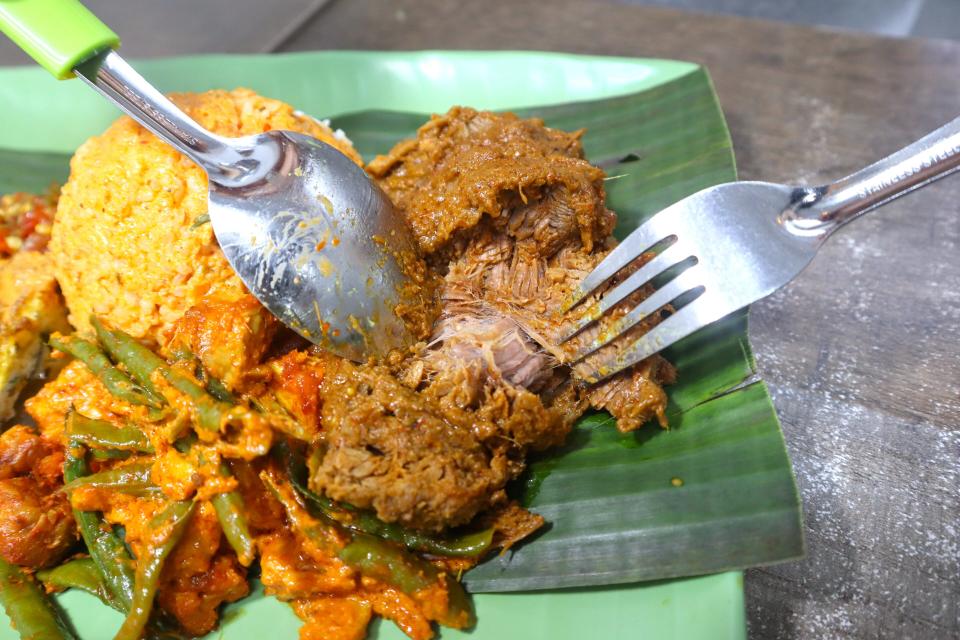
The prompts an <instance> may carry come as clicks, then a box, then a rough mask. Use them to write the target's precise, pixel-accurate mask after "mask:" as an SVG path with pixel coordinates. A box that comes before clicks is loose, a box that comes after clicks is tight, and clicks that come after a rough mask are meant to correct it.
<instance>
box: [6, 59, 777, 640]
mask: <svg viewBox="0 0 960 640" xmlns="http://www.w3.org/2000/svg"><path fill="white" fill-rule="evenodd" d="M135 66H136V67H137V68H138V69H139V70H140V71H141V72H142V73H143V74H144V75H145V76H146V77H147V78H149V79H150V80H151V81H152V82H154V83H155V84H156V85H157V86H158V87H159V88H160V89H162V90H164V91H202V90H206V89H210V88H226V89H229V88H233V87H236V86H246V87H250V88H252V89H254V90H256V91H258V92H260V93H262V94H264V95H268V96H271V97H274V98H279V99H281V100H284V101H286V102H289V103H291V104H293V105H295V106H297V107H298V108H300V109H303V110H304V111H306V112H308V113H310V114H312V115H314V116H318V117H331V116H337V115H340V114H346V113H352V112H357V111H367V110H392V111H410V112H442V111H445V110H446V109H447V108H448V107H450V106H451V105H453V104H465V105H470V106H474V107H479V108H488V109H520V108H523V107H529V106H535V105H545V104H552V103H566V102H575V101H581V100H592V99H597V98H607V97H613V96H619V95H625V94H629V93H634V92H637V91H641V90H644V89H650V88H654V87H659V86H661V85H664V84H667V83H669V82H670V81H672V80H676V79H677V78H681V77H684V76H688V75H691V74H699V77H700V78H702V80H700V81H701V82H703V83H709V80H708V79H707V76H706V75H705V74H703V73H702V72H701V70H700V68H699V67H698V66H697V65H694V64H690V63H686V62H675V61H667V60H648V59H630V58H609V57H593V56H575V55H567V54H552V53H535V52H496V53H494V52H417V53H377V52H315V53H300V54H289V55H271V56H203V57H191V58H179V59H166V60H153V61H145V62H141V63H137V64H136V65H135ZM318 84H319V85H320V86H322V87H323V88H324V90H323V91H319V92H318V91H317V86H318ZM116 116H117V112H116V111H115V110H113V109H112V108H111V107H109V106H107V105H105V103H104V102H103V101H102V99H101V98H99V97H97V96H96V95H94V94H93V93H92V92H90V91H89V90H88V89H87V88H85V87H83V86H82V85H81V84H80V83H79V82H76V81H73V82H57V81H55V80H53V79H52V78H51V77H50V76H49V75H47V74H46V73H44V72H43V71H41V70H39V69H34V68H8V69H0V148H5V149H12V150H23V151H31V152H34V157H40V156H39V155H37V154H36V152H50V153H56V154H61V153H71V152H72V151H73V150H74V149H76V147H77V146H78V145H79V144H80V143H81V142H83V140H84V139H86V138H87V137H88V136H90V135H93V134H96V133H99V132H101V131H102V130H103V129H104V128H105V127H106V126H107V125H108V124H109V123H110V122H111V121H112V120H113V119H114V118H115V117H116ZM348 134H349V132H348ZM7 157H8V158H9V155H8V156H7ZM4 165H5V166H4ZM14 174H16V175H17V176H18V178H17V180H19V182H18V184H21V185H23V186H20V187H19V188H22V189H27V188H40V187H42V186H43V185H45V184H48V183H49V181H50V179H51V178H56V177H57V176H49V175H32V174H31V173H30V170H29V167H28V166H19V167H14V166H13V165H12V164H10V163H9V162H8V163H4V162H2V158H0V183H2V182H4V181H5V180H6V181H7V182H8V183H10V182H11V181H12V180H13V179H12V178H11V176H12V175H14ZM63 177H65V176H60V178H61V179H62V178H63ZM764 393H765V392H764ZM58 599H59V602H60V603H61V605H63V606H64V608H65V609H66V611H67V612H68V614H69V616H70V619H71V620H72V622H73V623H74V625H75V626H76V628H77V630H78V632H79V634H80V636H81V637H82V638H84V640H101V639H108V638H110V637H112V636H113V633H114V631H115V630H116V628H117V627H118V626H119V624H120V620H121V618H120V615H119V614H118V613H116V612H115V611H113V610H111V609H108V608H107V607H105V606H103V605H101V604H100V603H99V602H98V601H97V600H96V599H95V598H93V597H92V596H88V595H86V594H83V593H77V592H71V593H67V594H64V595H61V596H59V598H58ZM475 602H476V607H477V613H478V620H479V623H478V625H477V627H476V628H475V629H474V630H473V631H472V632H470V633H467V634H464V633H459V632H452V631H449V630H444V631H443V633H442V637H443V638H461V637H464V638H466V637H470V638H472V639H473V640H500V639H505V638H524V639H530V640H537V639H544V640H546V639H551V640H574V639H577V640H579V639H581V638H651V639H656V640H669V639H678V640H727V639H730V640H737V639H742V638H745V636H746V630H745V621H744V601H743V578H742V574H741V573H739V572H726V573H721V574H716V575H711V576H704V577H699V578H686V579H679V580H670V581H660V582H647V583H638V584H632V585H619V586H612V587H593V588H579V589H566V590H557V591H547V592H544V591H539V592H521V593H504V594H480V595H477V596H475ZM6 622H7V619H6V616H4V615H3V614H2V612H0V640H8V639H10V640H13V639H14V638H16V637H17V634H16V633H15V632H13V631H12V630H11V629H10V627H9V625H8V624H5V623H6ZM299 626H300V623H299V621H298V620H297V619H296V618H295V617H294V615H293V613H292V612H291V611H290V609H289V608H288V607H287V605H285V604H282V603H280V602H278V601H276V600H275V599H273V598H270V597H264V596H263V595H262V593H261V592H260V591H259V587H257V590H256V591H255V594H254V595H253V596H251V597H250V598H247V599H245V600H243V601H242V603H239V604H236V605H232V606H230V607H227V609H226V611H225V614H224V617H223V625H222V626H221V628H220V629H219V630H217V631H215V632H214V633H212V634H211V635H210V636H209V638H210V639H211V640H212V639H219V638H223V639H225V640H254V639H258V640H259V639H260V638H270V639H278V640H279V639H285V638H290V639H293V638H296V637H297V629H298V628H299ZM371 637H372V638H379V639H382V640H391V639H400V638H403V637H405V636H403V634H402V633H401V632H400V631H399V630H397V629H396V628H395V627H394V626H393V625H392V624H390V623H382V624H375V625H374V627H373V628H372V630H371Z"/></svg>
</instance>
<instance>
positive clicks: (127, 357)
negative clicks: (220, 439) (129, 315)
mask: <svg viewBox="0 0 960 640" xmlns="http://www.w3.org/2000/svg"><path fill="white" fill-rule="evenodd" d="M90 322H91V323H92V324H93V328H94V330H95V331H96V332H97V339H98V340H99V341H100V344H102V345H103V347H104V348H105V349H106V350H107V352H108V353H109V354H110V355H111V356H112V357H113V358H114V359H115V360H116V361H117V362H120V363H122V364H123V365H124V366H125V367H126V368H127V371H129V372H130V375H132V376H133V377H134V379H135V380H136V381H137V382H138V383H140V384H141V385H142V386H143V387H144V388H148V389H150V388H154V384H153V380H152V379H151V376H152V375H153V374H154V372H159V374H160V375H161V376H162V377H163V378H164V380H166V381H167V383H168V384H169V385H170V386H171V387H173V388H174V389H176V390H177V391H179V392H180V393H182V394H184V395H185V396H187V397H188V398H190V400H191V401H192V402H193V405H194V408H195V409H196V413H197V425H198V426H199V427H200V428H201V429H204V430H206V431H210V432H214V433H215V432H217V431H219V430H220V426H221V424H222V423H223V421H224V418H225V417H226V415H227V414H228V413H229V412H230V410H231V408H232V407H231V405H229V404H227V403H225V402H220V401H219V400H217V399H216V398H214V397H213V396H211V395H210V394H209V393H207V390H206V389H204V388H203V387H202V386H200V385H199V384H197V383H196V382H195V381H193V380H191V379H190V378H189V377H187V376H185V375H182V374H180V373H178V372H177V371H176V370H174V369H173V368H171V367H170V365H168V364H167V363H166V362H164V360H163V358H161V357H160V356H158V355H157V354H155V353H154V352H153V351H151V350H150V349H148V348H147V347H145V346H143V345H142V344H140V343H139V342H137V341H136V340H134V339H133V337H131V336H129V335H127V334H126V333H124V332H122V331H111V330H110V329H107V328H106V327H105V326H104V325H103V323H102V322H100V320H99V319H98V318H96V317H95V316H94V317H91V318H90Z"/></svg>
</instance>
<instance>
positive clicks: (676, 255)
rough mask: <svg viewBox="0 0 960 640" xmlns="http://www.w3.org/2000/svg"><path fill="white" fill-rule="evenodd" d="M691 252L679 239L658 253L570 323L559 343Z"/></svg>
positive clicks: (688, 255)
mask: <svg viewBox="0 0 960 640" xmlns="http://www.w3.org/2000/svg"><path fill="white" fill-rule="evenodd" d="M691 255H692V254H691V252H690V250H689V249H687V248H686V247H685V246H683V245H681V243H680V242H679V241H677V242H674V243H673V244H672V245H670V246H669V247H667V248H666V249H664V250H663V251H661V252H660V253H659V254H657V255H656V256H655V257H654V258H653V259H652V260H651V261H650V262H648V263H647V264H645V265H643V266H642V267H640V268H639V269H637V270H636V271H634V272H633V273H632V274H630V277H629V278H627V279H626V280H624V281H623V282H621V283H620V284H618V285H617V286H616V287H614V288H613V289H611V290H610V291H608V292H606V293H605V294H603V298H602V299H601V300H600V302H599V303H598V304H596V305H594V306H593V307H591V309H590V310H589V311H588V312H587V313H585V314H584V315H583V316H581V317H580V318H577V319H576V320H574V321H573V322H571V323H569V328H568V329H566V331H565V332H564V335H563V337H562V338H561V339H560V341H559V343H558V344H563V343H564V342H566V341H567V340H569V339H570V338H572V337H573V336H575V335H577V334H578V333H580V332H581V331H582V330H583V329H584V328H585V327H587V326H588V325H590V324H592V323H594V322H596V321H597V319H598V318H600V317H601V316H603V314H605V313H606V312H607V311H608V310H609V309H610V308H612V307H613V306H614V305H616V304H617V303H619V302H620V301H621V300H623V299H624V298H626V297H627V296H628V295H630V294H631V293H633V292H634V291H636V290H637V289H639V288H640V287H642V286H643V285H645V284H647V283H648V282H649V281H650V280H652V279H653V278H655V277H657V276H658V275H660V274H661V273H663V272H664V271H666V270H667V269H669V268H670V267H672V266H674V265H676V264H679V263H680V262H683V261H684V260H686V259H687V258H689V257H690V256H691Z"/></svg>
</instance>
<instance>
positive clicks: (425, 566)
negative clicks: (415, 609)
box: [260, 472, 473, 628]
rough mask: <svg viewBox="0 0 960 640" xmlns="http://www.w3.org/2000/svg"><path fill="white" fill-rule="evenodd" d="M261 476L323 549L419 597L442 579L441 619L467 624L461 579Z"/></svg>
mask: <svg viewBox="0 0 960 640" xmlns="http://www.w3.org/2000/svg"><path fill="white" fill-rule="evenodd" d="M260 478H261V479H262V480H263V482H264V483H265V484H266V485H267V487H268V488H269V489H270V491H271V492H272V493H273V495H274V496H276V498H277V500H279V501H280V504H281V505H283V508H284V511H286V513H287V517H288V518H289V519H290V522H291V523H292V524H293V525H294V526H295V527H297V529H299V530H300V532H301V533H303V535H304V536H306V537H307V539H308V540H310V541H311V542H312V543H314V545H315V546H317V547H318V548H319V549H320V550H321V551H322V552H324V553H331V554H333V555H336V556H337V557H338V558H340V560H342V561H343V563H344V564H346V565H347V566H348V567H350V568H352V569H354V570H355V571H357V572H358V573H359V574H360V575H362V576H367V577H370V578H374V579H376V580H379V581H380V582H383V583H384V584H388V585H390V586H393V587H395V588H397V589H399V590H400V591H402V592H403V593H405V594H407V595H409V596H413V597H416V594H417V592H419V591H423V590H424V589H427V588H430V587H432V586H435V585H442V586H443V587H444V588H445V590H446V592H447V596H448V597H447V605H448V606H447V608H446V610H445V611H443V612H442V613H441V615H440V617H439V619H438V620H437V621H438V622H439V623H440V624H444V625H447V626H451V627H456V628H463V627H466V626H469V624H470V623H471V621H472V620H473V613H472V609H471V607H470V601H469V599H468V598H467V595H466V592H464V590H463V587H462V586H461V585H460V583H459V582H457V581H456V580H453V579H452V578H450V577H449V576H447V575H446V574H445V573H442V572H441V571H440V570H438V569H437V568H436V567H434V566H433V565H432V564H430V563H429V562H427V561H426V560H424V559H422V558H419V557H417V556H415V555H414V554H412V553H410V552H408V551H407V550H405V549H403V548H402V547H399V546H396V545H393V544H391V543H390V542H387V541H385V540H382V539H380V538H377V537H375V536H372V535H368V534H365V533H357V532H352V533H351V532H345V531H343V530H342V529H340V528H339V526H338V525H337V523H335V522H332V521H330V520H328V519H326V518H325V517H320V518H315V517H313V516H312V515H310V514H309V513H307V512H306V510H305V509H304V508H303V507H302V506H301V505H300V504H299V503H298V502H297V498H296V494H295V490H294V489H293V488H292V487H290V488H289V489H288V488H287V487H283V486H281V484H280V483H279V482H278V481H277V480H276V479H275V478H274V477H273V476H272V475H271V474H270V473H267V472H263V473H261V474H260ZM344 537H346V538H347V542H345V543H344V542H342V540H343V538H344ZM338 540H340V541H341V542H339V543H338V542H337V541H338Z"/></svg>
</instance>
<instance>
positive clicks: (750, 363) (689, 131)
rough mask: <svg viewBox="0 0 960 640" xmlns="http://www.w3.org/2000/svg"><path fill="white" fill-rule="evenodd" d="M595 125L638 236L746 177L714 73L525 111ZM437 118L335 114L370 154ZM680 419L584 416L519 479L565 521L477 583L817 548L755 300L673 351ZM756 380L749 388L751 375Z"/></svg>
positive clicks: (491, 586) (753, 561)
mask: <svg viewBox="0 0 960 640" xmlns="http://www.w3.org/2000/svg"><path fill="white" fill-rule="evenodd" d="M515 113H517V114H518V115H522V116H535V117H540V118H543V119H544V121H545V123H546V124H547V125H548V126H552V127H557V128H561V129H566V130H575V129H581V128H584V129H586V131H585V134H584V136H583V143H584V150H585V152H586V154H587V156H588V157H589V158H590V160H591V161H592V162H594V163H595V164H598V165H600V166H602V167H604V169H605V170H606V171H607V173H608V176H609V179H608V181H607V183H606V189H607V197H608V206H609V207H610V208H611V209H613V210H614V211H616V212H617V214H618V216H619V220H618V225H617V231H616V233H617V235H618V236H619V237H623V236H625V235H626V234H627V233H629V232H630V231H632V230H633V229H634V228H636V226H637V225H638V224H639V223H641V222H642V221H643V220H645V219H646V218H648V217H649V216H651V215H653V214H654V213H656V212H657V211H659V210H660V209H662V208H664V207H666V206H667V205H669V204H671V203H673V202H676V201H677V200H679V199H681V198H683V197H684V196H687V195H689V194H691V193H694V192H696V191H698V190H700V189H703V188H705V187H709V186H711V185H714V184H717V183H720V182H727V181H731V180H735V179H736V169H735V165H734V159H733V152H732V148H731V143H730V137H729V134H728V132H727V129H726V124H725V122H724V120H723V116H722V114H721V112H720V110H719V106H718V104H717V102H716V98H715V95H714V93H713V90H712V88H711V86H710V83H709V80H708V78H707V76H706V74H705V72H704V71H703V70H699V71H698V72H697V73H692V74H688V75H686V76H683V77H681V78H678V79H675V80H673V81H671V82H669V83H666V84H664V85H661V86H659V87H656V88H653V89H649V90H647V91H643V92H638V93H634V94H631V95H626V96H621V97H615V98H607V99H604V100H598V101H584V102H577V103H571V104H564V105H556V106H549V107H534V108H528V109H518V110H515ZM425 119H426V118H425V116H423V115H417V114H409V113H396V112H386V111H370V112H364V113H356V114H351V115H347V116H343V117H339V118H335V119H334V120H333V124H334V125H335V126H337V127H339V128H341V129H343V130H344V131H345V132H347V133H348V135H349V136H350V137H351V139H352V140H353V141H354V143H355V144H356V145H357V149H358V150H359V151H360V153H361V154H363V155H364V157H365V158H367V159H369V158H370V157H372V156H373V155H375V154H377V153H384V152H386V151H387V150H388V149H389V148H390V147H391V146H392V145H393V144H394V143H395V142H396V141H397V140H399V139H402V138H404V137H409V136H411V135H413V134H414V132H415V131H416V128H417V127H418V126H419V125H421V124H422V123H423V122H424V121H425ZM665 355H666V357H667V358H668V359H669V360H670V361H671V362H673V363H674V364H675V365H676V367H677V370H678V382H677V384H676V385H674V386H672V387H670V388H669V389H668V392H669V395H670V406H669V408H668V415H669V417H670V422H671V430H669V431H661V430H659V429H658V428H657V427H655V426H653V425H648V426H647V427H646V428H645V429H643V430H641V431H639V432H638V433H636V434H633V435H622V434H619V433H618V432H617V431H616V429H615V428H614V427H613V424H612V421H611V419H610V417H609V416H608V415H606V414H594V415H591V416H587V417H585V418H583V419H581V420H580V422H579V423H578V424H577V426H576V428H575V430H574V432H573V434H572V435H571V438H570V441H569V442H568V444H567V446H566V447H565V448H564V449H563V450H562V451H560V452H552V453H550V454H548V455H546V456H543V457H542V458H541V459H538V460H537V461H535V462H534V463H533V464H532V465H531V468H530V470H529V472H528V473H527V475H526V477H525V478H524V479H523V480H522V482H521V483H520V486H518V487H516V488H515V490H514V495H515V496H516V497H518V498H519V499H520V501H521V502H522V504H524V506H526V507H528V508H530V509H532V510H534V511H536V512H537V513H540V514H542V515H543V516H544V517H545V518H546V519H547V520H548V522H549V523H550V524H549V528H548V529H547V530H546V531H545V532H544V533H543V534H542V535H540V536H538V537H537V538H536V540H534V541H532V542H530V543H528V544H525V545H523V546H522V547H520V548H519V549H518V550H516V551H515V552H512V553H508V554H505V555H503V556H500V557H498V558H496V559H494V560H492V561H489V562H487V563H485V564H483V565H481V566H480V567H478V568H477V569H474V570H473V571H471V572H470V573H469V574H467V576H466V582H467V584H468V586H469V587H470V589H471V590H473V591H475V592H480V591H505V590H532V589H549V588H556V587H570V586H584V585H599V584H612V583H620V582H634V581H638V580H650V579H659V578H666V577H676V576H686V575H697V574H702V573H708V572H713V571H722V570H727V569H739V568H744V567H748V566H753V565H759V564H767V563H771V562H777V561H782V560H786V559H789V558H795V557H797V556H799V555H801V554H802V552H803V540H802V533H801V525H800V507H799V499H798V496H797V490H796V486H795V483H794V479H793V475H792V471H791V468H790V461H789V459H788V457H787V454H786V451H785V448H784V444H783V438H782V435H781V432H780V427H779V423H778V422H777V418H776V414H775V413H774V411H773V408H772V406H771V404H770V399H769V395H768V394H767V391H766V388H765V387H764V385H763V383H762V382H758V381H753V380H752V379H753V378H754V377H755V375H756V369H755V363H754V360H753V354H752V352H751V350H750V344H749V342H748V340H747V313H746V311H745V310H744V311H741V312H738V313H736V314H733V315H732V316H730V317H728V318H725V319H724V320H722V321H720V322H718V323H716V324H715V325H713V326H711V327H708V328H706V329H704V330H702V331H700V332H698V333H697V334H694V335H692V336H690V337H689V338H688V339H686V340H684V341H682V342H680V343H678V344H677V345H675V346H674V347H673V348H671V349H669V350H668V351H667V352H666V354H665ZM745 383H748V384H745Z"/></svg>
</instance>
